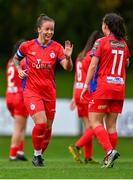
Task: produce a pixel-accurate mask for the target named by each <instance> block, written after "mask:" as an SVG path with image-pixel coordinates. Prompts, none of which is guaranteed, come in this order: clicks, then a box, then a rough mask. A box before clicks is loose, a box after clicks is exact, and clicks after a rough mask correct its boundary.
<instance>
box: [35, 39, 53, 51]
mask: <svg viewBox="0 0 133 180" xmlns="http://www.w3.org/2000/svg"><path fill="white" fill-rule="evenodd" d="M35 41H36V43H37V44H38V45H39V46H40V47H41V48H43V49H44V48H46V47H48V46H50V45H51V44H52V42H53V40H50V41H49V43H48V44H47V45H42V44H41V43H40V42H39V41H38V39H35Z"/></svg>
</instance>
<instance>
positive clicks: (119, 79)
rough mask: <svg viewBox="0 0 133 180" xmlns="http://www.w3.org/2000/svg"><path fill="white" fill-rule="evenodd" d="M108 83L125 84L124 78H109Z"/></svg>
mask: <svg viewBox="0 0 133 180" xmlns="http://www.w3.org/2000/svg"><path fill="white" fill-rule="evenodd" d="M107 83H109V84H124V80H123V78H122V77H112V76H107Z"/></svg>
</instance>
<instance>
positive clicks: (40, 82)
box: [14, 14, 73, 166]
mask: <svg viewBox="0 0 133 180" xmlns="http://www.w3.org/2000/svg"><path fill="white" fill-rule="evenodd" d="M54 26H55V22H54V20H53V19H52V18H50V17H48V16H46V15H44V14H42V15H40V16H39V17H38V19H37V32H38V37H37V39H33V40H30V41H27V42H25V43H23V44H22V45H21V47H20V48H19V49H18V51H17V53H16V55H15V56H14V63H15V65H16V67H17V69H18V73H19V77H20V78H22V79H23V78H25V87H24V102H25V105H26V107H27V109H28V112H29V114H30V115H31V117H32V119H33V120H34V123H35V126H34V128H33V131H32V142H33V146H34V157H33V160H32V163H33V165H34V166H44V161H43V159H42V153H43V152H44V150H45V149H46V148H47V145H48V144H49V141H50V137H51V129H52V123H53V120H54V115H55V103H56V102H55V101H56V87H55V74H54V70H55V65H56V62H57V61H58V62H59V63H60V64H61V66H62V67H63V68H64V69H65V70H68V71H71V70H72V68H73V64H72V60H71V54H72V51H73V45H72V44H71V43H70V41H66V42H65V48H63V47H62V46H61V45H60V44H59V43H57V42H56V41H54V40H52V37H53V35H54ZM24 57H26V59H27V66H28V70H27V72H25V71H23V70H22V68H21V66H20V60H21V59H23V58H24Z"/></svg>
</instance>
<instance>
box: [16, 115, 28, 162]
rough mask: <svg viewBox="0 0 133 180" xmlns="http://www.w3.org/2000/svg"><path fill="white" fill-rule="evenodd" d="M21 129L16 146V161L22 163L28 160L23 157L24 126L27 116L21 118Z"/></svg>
mask: <svg viewBox="0 0 133 180" xmlns="http://www.w3.org/2000/svg"><path fill="white" fill-rule="evenodd" d="M21 125H22V128H21V139H20V142H19V146H18V151H17V159H19V160H22V161H27V160H28V159H27V158H26V157H25V152H24V151H25V131H26V125H27V116H23V118H22V123H21Z"/></svg>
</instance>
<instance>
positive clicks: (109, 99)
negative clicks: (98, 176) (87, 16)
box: [81, 13, 130, 167]
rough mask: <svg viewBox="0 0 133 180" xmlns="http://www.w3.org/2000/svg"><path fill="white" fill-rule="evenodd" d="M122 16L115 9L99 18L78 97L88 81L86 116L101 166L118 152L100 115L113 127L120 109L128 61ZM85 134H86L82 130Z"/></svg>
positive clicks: (111, 161) (113, 128)
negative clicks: (97, 33) (99, 150)
mask: <svg viewBox="0 0 133 180" xmlns="http://www.w3.org/2000/svg"><path fill="white" fill-rule="evenodd" d="M124 27H125V26H124V20H123V18H122V17H121V16H119V15H117V14H115V13H109V14H106V15H105V17H104V18H103V23H102V31H103V33H104V35H105V37H103V38H101V39H98V40H97V41H96V43H95V44H94V47H93V49H92V56H93V57H92V60H91V63H90V66H89V69H88V72H87V78H86V81H85V84H84V89H83V91H82V93H81V99H82V100H83V96H84V94H85V92H86V91H87V88H88V84H90V91H91V100H90V102H89V119H90V121H91V125H92V127H93V130H94V134H95V136H96V137H97V139H98V141H99V143H100V144H101V146H102V147H103V149H105V151H106V154H107V157H106V158H105V159H108V161H107V163H106V164H105V167H111V166H112V165H113V163H114V160H115V159H117V158H118V156H119V153H118V152H117V151H116V150H114V149H113V147H112V145H111V143H110V141H109V137H108V134H107V132H106V130H105V129H104V127H103V122H102V121H103V117H104V116H105V115H106V121H108V122H109V123H110V127H111V126H112V133H113V132H115V131H116V120H117V117H118V113H121V111H122V107H123V100H124V94H125V79H126V72H125V67H126V66H127V65H128V64H129V56H130V55H129V49H128V46H127V43H126V41H125V28H124ZM86 137H88V141H89V136H88V135H87V131H86Z"/></svg>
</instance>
